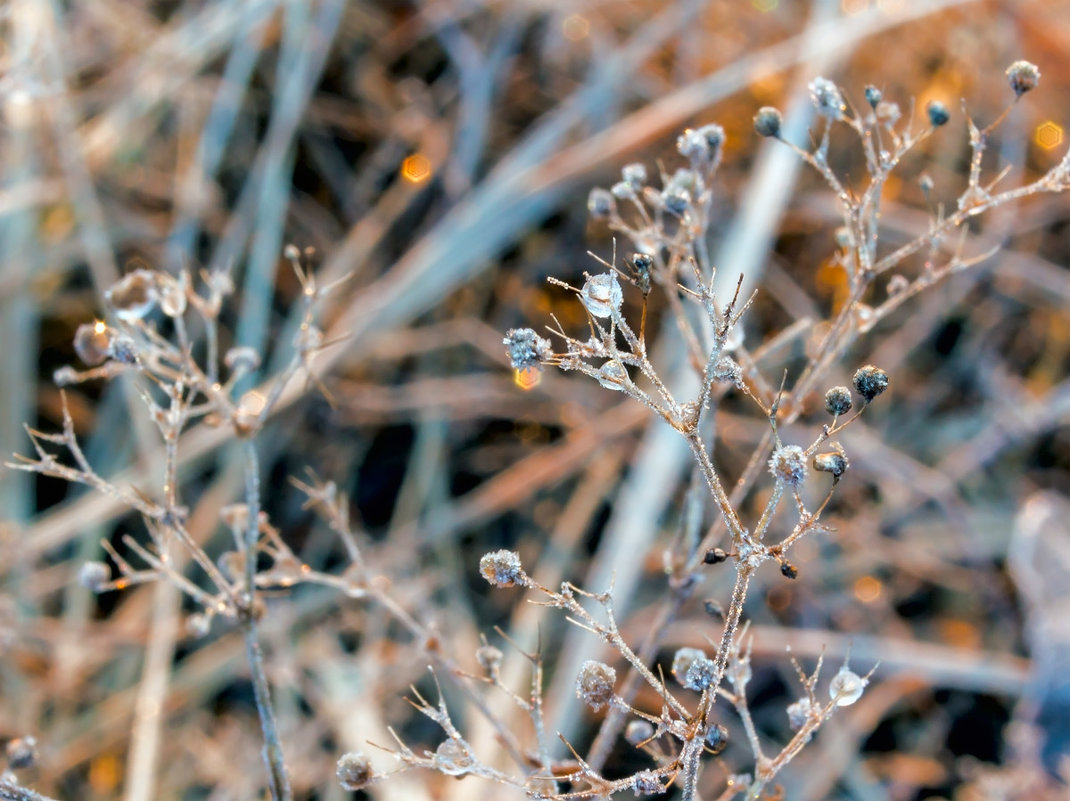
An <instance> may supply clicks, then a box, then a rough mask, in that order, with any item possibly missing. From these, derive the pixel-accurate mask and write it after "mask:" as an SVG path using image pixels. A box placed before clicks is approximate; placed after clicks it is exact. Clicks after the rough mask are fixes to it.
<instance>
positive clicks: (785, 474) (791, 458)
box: [769, 445, 806, 487]
mask: <svg viewBox="0 0 1070 801" xmlns="http://www.w3.org/2000/svg"><path fill="white" fill-rule="evenodd" d="M769 472H770V473H772V474H773V478H775V479H776V480H777V481H780V482H782V483H784V484H787V485H788V486H789V487H797V486H799V485H800V484H801V483H802V482H803V480H804V479H805V478H806V452H805V451H803V449H802V448H800V447H799V446H798V445H782V446H781V447H779V448H777V449H776V450H775V451H773V455H772V456H770V457H769Z"/></svg>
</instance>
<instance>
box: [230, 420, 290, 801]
mask: <svg viewBox="0 0 1070 801" xmlns="http://www.w3.org/2000/svg"><path fill="white" fill-rule="evenodd" d="M244 450H245V503H246V506H247V507H248V515H249V520H248V523H247V529H246V535H245V587H246V592H247V594H248V595H247V603H248V606H247V607H246V609H245V610H244V614H242V615H241V621H242V627H243V628H244V630H245V631H244V633H245V654H246V658H247V659H248V661H249V672H250V675H251V678H252V683H253V694H254V696H255V697H256V711H257V713H258V714H259V716H260V729H261V731H262V732H263V734H264V761H265V762H266V763H267V767H268V778H269V780H270V783H271V798H272V799H273V801H292V799H293V791H292V790H291V789H290V778H289V776H288V775H287V773H286V761H285V759H284V758H283V754H282V743H281V742H280V740H279V730H278V724H277V722H276V720H275V710H274V708H273V707H272V705H271V687H270V685H269V684H268V679H267V674H266V673H265V672H264V654H263V651H261V649H260V641H259V640H258V639H257V631H256V611H255V605H254V597H255V596H254V594H255V586H256V581H255V576H256V550H257V543H258V542H259V539H260V463H259V460H258V458H257V453H256V445H255V444H253V442H252V440H246V442H245V443H244Z"/></svg>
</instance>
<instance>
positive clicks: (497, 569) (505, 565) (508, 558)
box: [479, 549, 524, 587]
mask: <svg viewBox="0 0 1070 801" xmlns="http://www.w3.org/2000/svg"><path fill="white" fill-rule="evenodd" d="M479 572H480V573H482V574H483V578H485V579H486V580H487V582H488V583H489V584H491V585H493V586H495V587H512V586H513V585H514V584H522V583H523V581H524V569H523V568H522V567H521V566H520V554H518V553H517V552H516V551H507V550H504V549H503V550H500V551H493V552H492V553H488V554H484V555H483V558H482V559H480V560H479Z"/></svg>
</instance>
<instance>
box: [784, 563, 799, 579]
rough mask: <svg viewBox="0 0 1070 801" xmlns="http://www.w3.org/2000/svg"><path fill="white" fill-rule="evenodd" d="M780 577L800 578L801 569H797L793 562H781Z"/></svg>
mask: <svg viewBox="0 0 1070 801" xmlns="http://www.w3.org/2000/svg"><path fill="white" fill-rule="evenodd" d="M780 575H782V576H783V577H784V578H789V579H797V578H798V577H799V568H797V567H795V565H793V564H792V563H791V562H781V563H780Z"/></svg>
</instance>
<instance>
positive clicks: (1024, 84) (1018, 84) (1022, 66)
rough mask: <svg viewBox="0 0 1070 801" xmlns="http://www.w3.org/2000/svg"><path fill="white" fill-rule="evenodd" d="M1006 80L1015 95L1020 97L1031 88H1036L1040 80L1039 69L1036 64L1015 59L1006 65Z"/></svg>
mask: <svg viewBox="0 0 1070 801" xmlns="http://www.w3.org/2000/svg"><path fill="white" fill-rule="evenodd" d="M1007 80H1008V81H1009V82H1010V85H1011V89H1013V90H1014V94H1015V96H1016V97H1021V96H1022V95H1024V94H1025V93H1026V92H1028V91H1030V90H1031V89H1036V86H1037V83H1038V82H1039V81H1040V70H1039V69H1037V65H1036V64H1032V63H1030V62H1028V61H1015V62H1014V63H1013V64H1011V65H1010V66H1009V67H1007Z"/></svg>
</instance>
